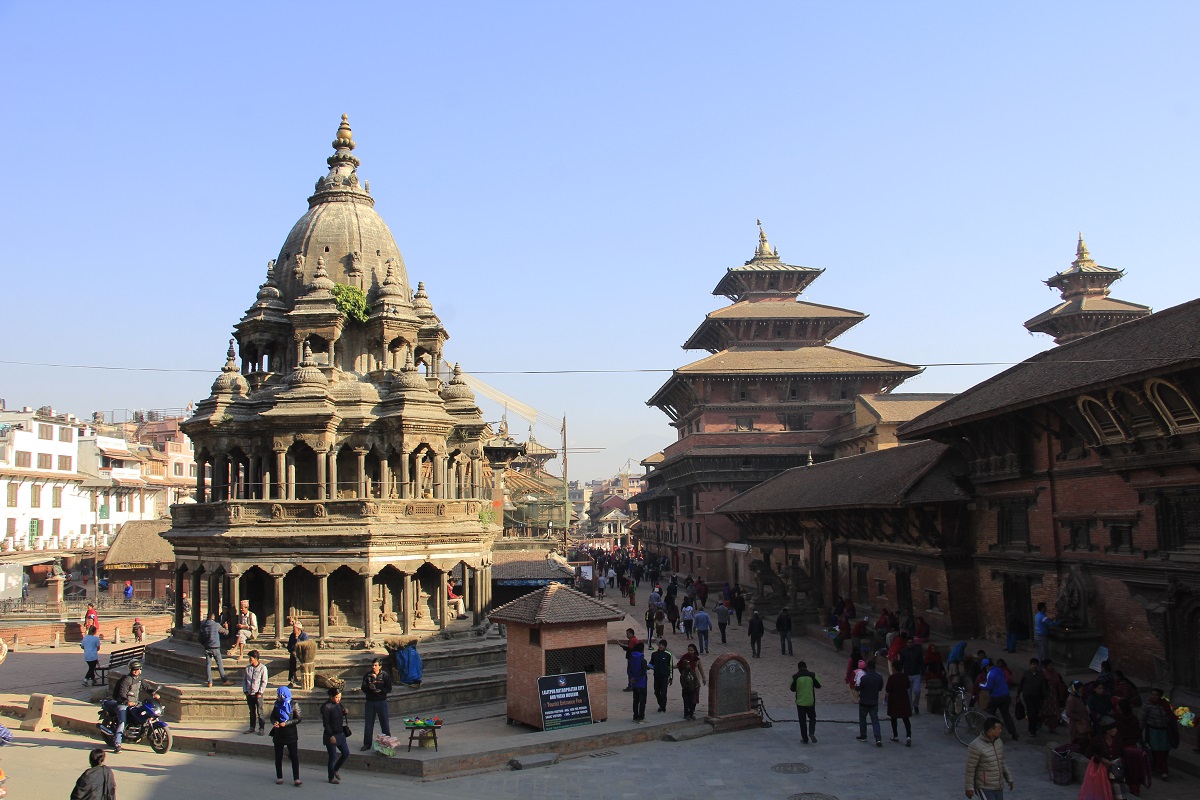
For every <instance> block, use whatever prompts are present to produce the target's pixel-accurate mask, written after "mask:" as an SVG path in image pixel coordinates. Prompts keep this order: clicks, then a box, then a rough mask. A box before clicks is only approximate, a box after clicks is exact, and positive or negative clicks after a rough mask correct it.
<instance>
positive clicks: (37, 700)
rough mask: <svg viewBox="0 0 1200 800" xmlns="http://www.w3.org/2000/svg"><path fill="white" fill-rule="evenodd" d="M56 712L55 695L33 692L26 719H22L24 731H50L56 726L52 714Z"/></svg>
mask: <svg viewBox="0 0 1200 800" xmlns="http://www.w3.org/2000/svg"><path fill="white" fill-rule="evenodd" d="M53 714H54V695H52V694H31V695H30V696H29V708H28V710H27V711H26V712H25V719H23V720H21V730H23V731H48V730H51V729H52V728H53V727H54V722H53V721H52V720H51V716H52V715H53Z"/></svg>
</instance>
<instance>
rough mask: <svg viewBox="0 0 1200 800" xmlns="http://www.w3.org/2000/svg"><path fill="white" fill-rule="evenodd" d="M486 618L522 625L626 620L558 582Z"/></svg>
mask: <svg viewBox="0 0 1200 800" xmlns="http://www.w3.org/2000/svg"><path fill="white" fill-rule="evenodd" d="M493 574H494V570H493ZM488 619H490V620H491V621H493V622H516V623H520V624H523V625H562V624H565V623H571V622H615V621H617V620H621V619H625V613H624V612H623V611H618V610H617V609H616V608H614V607H613V606H610V605H607V604H606V603H602V602H600V601H599V600H595V599H593V598H591V597H588V596H587V595H586V594H583V593H582V592H577V591H575V590H574V589H572V588H570V587H568V586H564V585H562V584H561V583H552V584H550V585H549V586H546V587H544V588H542V589H538V590H537V591H535V592H530V593H529V594H527V595H522V596H521V597H518V598H517V599H516V600H513V601H512V602H511V603H505V604H504V605H502V606H500V607H499V608H497V609H496V610H495V611H493V612H492V613H490V614H488Z"/></svg>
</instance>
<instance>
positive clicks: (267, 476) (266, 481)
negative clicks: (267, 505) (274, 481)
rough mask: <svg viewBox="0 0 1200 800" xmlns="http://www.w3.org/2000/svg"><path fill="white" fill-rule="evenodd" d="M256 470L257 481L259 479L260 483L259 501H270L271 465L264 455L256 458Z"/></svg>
mask: <svg viewBox="0 0 1200 800" xmlns="http://www.w3.org/2000/svg"><path fill="white" fill-rule="evenodd" d="M258 469H259V473H258V479H259V481H261V482H262V489H261V491H262V495H261V497H260V499H261V500H270V499H271V464H270V462H269V461H267V457H266V456H265V455H260V456H259V457H258Z"/></svg>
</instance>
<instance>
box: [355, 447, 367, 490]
mask: <svg viewBox="0 0 1200 800" xmlns="http://www.w3.org/2000/svg"><path fill="white" fill-rule="evenodd" d="M354 455H356V456H358V499H360V500H365V499H366V498H367V497H368V494H367V451H366V450H363V449H361V448H356V449H355V450H354Z"/></svg>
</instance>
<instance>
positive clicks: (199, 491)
mask: <svg viewBox="0 0 1200 800" xmlns="http://www.w3.org/2000/svg"><path fill="white" fill-rule="evenodd" d="M207 463H208V462H207V461H205V460H201V459H199V458H198V459H196V502H197V503H203V502H205V499H204V495H205V492H204V465H205V464H207Z"/></svg>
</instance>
